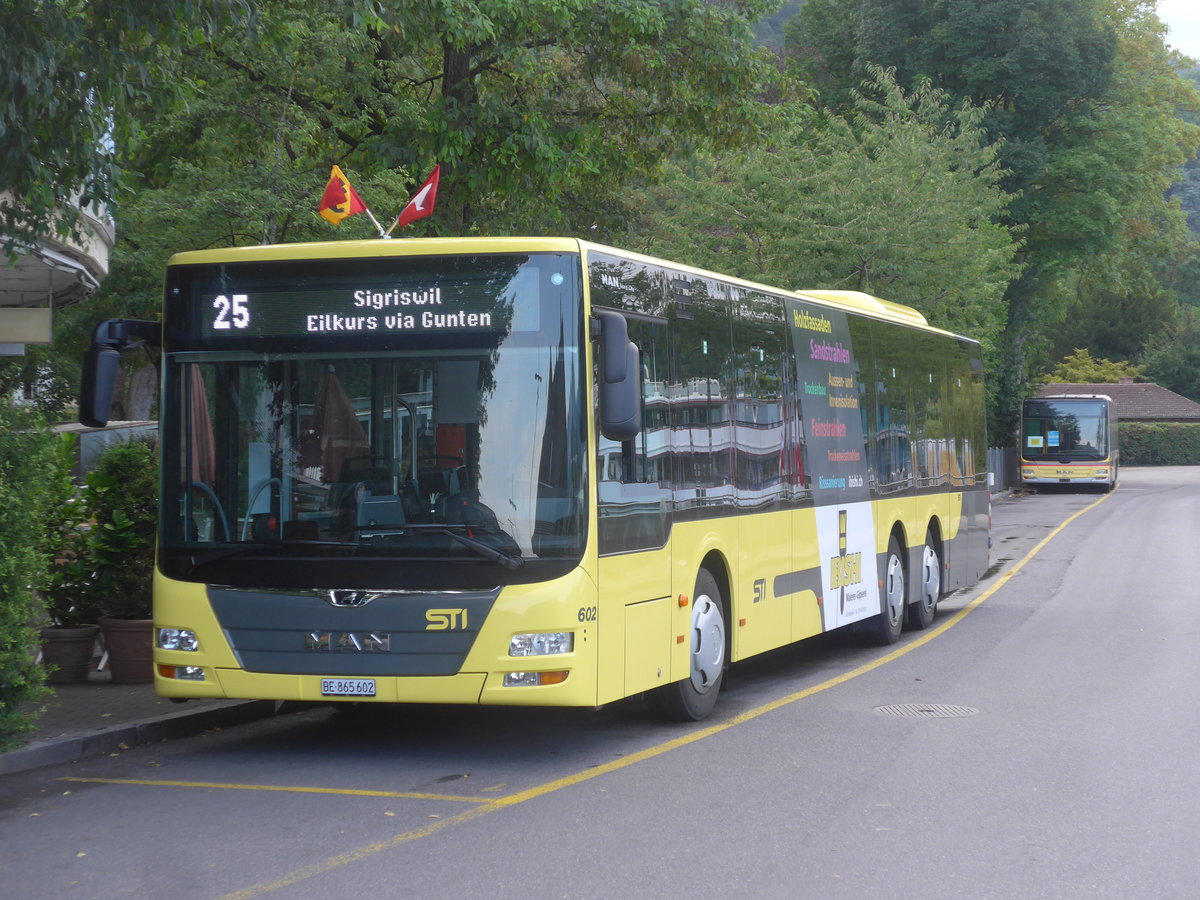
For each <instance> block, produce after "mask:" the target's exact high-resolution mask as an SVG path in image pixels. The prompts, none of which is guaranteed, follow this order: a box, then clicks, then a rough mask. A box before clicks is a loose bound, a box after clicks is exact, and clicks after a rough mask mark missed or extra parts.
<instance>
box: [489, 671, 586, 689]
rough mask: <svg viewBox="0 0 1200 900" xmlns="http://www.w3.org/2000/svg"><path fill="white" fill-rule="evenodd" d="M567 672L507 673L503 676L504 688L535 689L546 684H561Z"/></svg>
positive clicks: (565, 678)
mask: <svg viewBox="0 0 1200 900" xmlns="http://www.w3.org/2000/svg"><path fill="white" fill-rule="evenodd" d="M568 674H570V672H569V670H568V671H559V672H509V673H508V674H507V675H505V676H504V686H505V687H537V686H539V685H547V684H562V683H563V682H564V681H566V680H567V675H568Z"/></svg>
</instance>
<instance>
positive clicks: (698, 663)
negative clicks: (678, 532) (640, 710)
mask: <svg viewBox="0 0 1200 900" xmlns="http://www.w3.org/2000/svg"><path fill="white" fill-rule="evenodd" d="M690 631H691V654H690V657H691V665H690V669H691V674H690V676H689V677H688V678H685V679H683V680H682V681H676V682H673V683H671V684H665V685H663V686H662V687H660V688H655V689H654V690H652V691H650V692H649V693H647V694H646V700H647V702H648V703H649V704H650V707H651V708H652V709H653V710H654V711H655V712H657V713H658V714H659V715H661V716H663V717H665V718H668V719H670V720H672V721H675V722H698V721H700V720H701V719H704V718H707V716H708V714H709V713H711V712H712V711H713V707H714V706H716V703H717V695H718V694H719V693H720V692H721V684H722V682H723V681H724V680H725V665H726V661H727V658H728V657H727V654H726V646H727V635H728V628H727V627H726V616H725V604H724V602H723V600H722V598H721V589H720V588H719V587H718V586H717V581H716V579H715V578H713V577H712V575H711V574H710V573H709V572H708V571H707V570H706V569H701V570H700V574H699V575H697V576H696V589H695V590H694V591H693V592H692V622H691V629H690Z"/></svg>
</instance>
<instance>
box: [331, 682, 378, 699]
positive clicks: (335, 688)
mask: <svg viewBox="0 0 1200 900" xmlns="http://www.w3.org/2000/svg"><path fill="white" fill-rule="evenodd" d="M321 696H323V697H374V696H375V679H374V678H322V679H321Z"/></svg>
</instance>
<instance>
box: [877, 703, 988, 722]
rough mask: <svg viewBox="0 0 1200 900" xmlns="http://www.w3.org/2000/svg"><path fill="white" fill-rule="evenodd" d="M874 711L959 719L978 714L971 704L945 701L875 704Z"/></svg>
mask: <svg viewBox="0 0 1200 900" xmlns="http://www.w3.org/2000/svg"><path fill="white" fill-rule="evenodd" d="M875 712H881V713H886V714H887V715H889V716H903V717H905V718H909V719H961V718H964V717H966V716H973V715H976V714H978V712H979V710H977V709H976V708H975V707H973V706H950V705H949V704H946V703H896V704H893V705H892V706H877V707H875Z"/></svg>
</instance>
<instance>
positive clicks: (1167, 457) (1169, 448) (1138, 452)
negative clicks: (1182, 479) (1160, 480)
mask: <svg viewBox="0 0 1200 900" xmlns="http://www.w3.org/2000/svg"><path fill="white" fill-rule="evenodd" d="M1117 440H1118V442H1119V444H1120V447H1121V463H1122V464H1123V465H1126V466H1200V424H1195V423H1190V422H1189V423H1180V422H1171V423H1162V424H1149V423H1145V422H1119V423H1118V424H1117Z"/></svg>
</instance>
